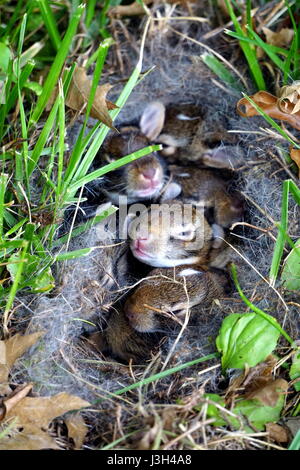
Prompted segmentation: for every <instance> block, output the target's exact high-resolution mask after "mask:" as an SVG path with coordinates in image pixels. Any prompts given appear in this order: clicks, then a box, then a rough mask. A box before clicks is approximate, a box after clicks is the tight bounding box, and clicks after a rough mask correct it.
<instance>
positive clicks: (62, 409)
mask: <svg viewBox="0 0 300 470" xmlns="http://www.w3.org/2000/svg"><path fill="white" fill-rule="evenodd" d="M89 405H90V404H89V403H88V402H87V401H85V400H82V399H81V398H79V397H76V396H74V395H69V394H68V393H65V392H63V393H59V394H57V395H54V396H51V397H25V398H22V399H21V400H19V401H18V402H17V403H16V404H15V405H14V406H13V407H12V408H11V409H10V410H9V411H8V412H7V414H6V417H5V418H6V419H5V422H3V425H5V424H9V423H10V422H11V421H12V420H14V419H17V422H16V428H17V429H15V430H14V431H13V432H11V433H10V434H8V435H6V436H4V437H3V438H2V439H1V440H0V449H2V450H5V449H6V450H8V449H14V450H37V449H59V446H58V445H57V443H56V441H55V439H54V438H53V437H51V436H50V435H49V434H48V432H47V430H48V428H49V424H50V423H51V421H52V420H53V419H54V418H57V417H58V416H61V415H62V414H64V413H66V412H68V411H72V410H78V409H80V408H83V407H87V406H89Z"/></svg>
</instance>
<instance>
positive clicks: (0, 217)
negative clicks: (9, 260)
mask: <svg viewBox="0 0 300 470" xmlns="http://www.w3.org/2000/svg"><path fill="white" fill-rule="evenodd" d="M7 181H8V175H6V174H5V173H2V174H1V175H0V242H2V235H3V221H4V196H5V192H6V186H7Z"/></svg>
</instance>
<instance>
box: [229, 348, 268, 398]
mask: <svg viewBox="0 0 300 470" xmlns="http://www.w3.org/2000/svg"><path fill="white" fill-rule="evenodd" d="M276 363H277V359H276V357H275V356H272V354H270V355H269V356H268V357H267V358H266V359H265V361H263V362H260V363H259V364H257V365H256V366H254V367H246V368H245V370H244V371H243V372H242V373H241V374H240V375H239V376H238V377H235V378H234V379H233V380H232V381H231V382H230V385H229V387H228V389H227V391H226V396H225V397H226V401H227V402H230V400H231V399H232V398H233V397H234V395H241V394H244V393H251V392H252V391H255V390H257V389H258V388H261V387H263V386H265V385H267V384H268V383H269V382H271V381H272V371H273V368H274V366H275V364H276Z"/></svg>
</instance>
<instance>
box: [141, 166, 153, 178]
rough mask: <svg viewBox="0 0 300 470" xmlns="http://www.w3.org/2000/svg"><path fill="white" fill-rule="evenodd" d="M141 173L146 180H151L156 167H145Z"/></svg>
mask: <svg viewBox="0 0 300 470" xmlns="http://www.w3.org/2000/svg"><path fill="white" fill-rule="evenodd" d="M142 175H143V177H144V178H146V179H147V180H153V179H154V177H155V175H156V168H145V169H144V170H143V171H142Z"/></svg>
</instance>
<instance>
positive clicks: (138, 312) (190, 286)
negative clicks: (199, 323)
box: [124, 265, 228, 332]
mask: <svg viewBox="0 0 300 470" xmlns="http://www.w3.org/2000/svg"><path fill="white" fill-rule="evenodd" d="M152 276H155V278H152V279H151V278H149V279H146V280H144V281H143V282H142V283H141V284H140V285H139V286H138V287H137V288H136V289H135V291H134V292H133V294H132V295H131V296H130V297H129V298H128V299H127V301H126V303H125V306H124V312H125V315H126V316H127V318H128V320H129V323H130V325H131V326H132V328H134V329H135V330H137V331H139V332H153V331H157V330H160V329H161V327H162V326H163V325H164V321H165V319H166V316H164V315H163V314H164V313H169V312H171V313H177V314H179V315H180V314H182V313H186V311H187V310H188V309H189V308H191V307H194V306H195V305H199V304H201V305H202V306H208V305H209V304H210V303H211V302H212V301H213V299H216V298H218V297H220V296H222V295H223V294H224V288H225V287H226V285H227V284H228V280H227V278H226V276H225V275H224V274H223V273H222V272H221V271H217V270H215V271H212V272H210V271H208V270H207V269H206V270H205V269H203V267H199V266H197V265H196V266H192V267H191V266H180V267H177V268H175V269H170V268H167V269H154V270H152V271H151V272H150V273H149V277H152Z"/></svg>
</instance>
